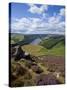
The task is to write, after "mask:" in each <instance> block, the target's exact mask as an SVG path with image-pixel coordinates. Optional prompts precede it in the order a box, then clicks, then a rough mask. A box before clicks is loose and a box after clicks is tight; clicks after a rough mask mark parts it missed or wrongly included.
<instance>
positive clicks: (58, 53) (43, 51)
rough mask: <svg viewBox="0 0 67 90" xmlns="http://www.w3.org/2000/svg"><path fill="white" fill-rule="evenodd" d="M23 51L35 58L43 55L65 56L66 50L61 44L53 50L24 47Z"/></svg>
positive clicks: (35, 46)
mask: <svg viewBox="0 0 67 90" xmlns="http://www.w3.org/2000/svg"><path fill="white" fill-rule="evenodd" d="M22 48H23V50H24V51H26V52H29V53H30V54H32V55H35V56H41V55H55V56H64V53H65V48H64V46H63V45H61V42H60V43H58V44H57V45H56V46H54V47H53V48H52V49H46V48H44V47H43V46H40V45H31V44H29V45H24V46H22Z"/></svg>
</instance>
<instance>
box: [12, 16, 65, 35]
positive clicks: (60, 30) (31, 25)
mask: <svg viewBox="0 0 67 90" xmlns="http://www.w3.org/2000/svg"><path fill="white" fill-rule="evenodd" d="M17 20H18V19H17ZM11 28H12V30H13V32H20V33H22V34H32V33H34V34H36V33H38V34H48V33H50V34H52V33H54V34H64V30H65V22H64V21H60V19H58V18H57V17H49V18H48V21H47V22H46V21H45V20H43V19H40V18H20V19H19V20H18V21H16V22H14V23H12V26H11Z"/></svg>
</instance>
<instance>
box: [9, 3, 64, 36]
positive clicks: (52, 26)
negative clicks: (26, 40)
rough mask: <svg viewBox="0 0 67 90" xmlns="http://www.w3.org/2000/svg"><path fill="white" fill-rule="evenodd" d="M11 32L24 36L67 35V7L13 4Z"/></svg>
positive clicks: (11, 5)
mask: <svg viewBox="0 0 67 90" xmlns="http://www.w3.org/2000/svg"><path fill="white" fill-rule="evenodd" d="M10 7H11V13H10V14H11V15H10V17H9V18H10V20H11V32H12V33H22V34H62V35H64V33H65V7H64V6H57V5H45V4H32V3H31V4H29V3H11V4H10Z"/></svg>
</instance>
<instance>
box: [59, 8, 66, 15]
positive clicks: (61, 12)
mask: <svg viewBox="0 0 67 90" xmlns="http://www.w3.org/2000/svg"><path fill="white" fill-rule="evenodd" d="M59 15H61V16H64V15H65V9H64V8H62V9H60V12H59Z"/></svg>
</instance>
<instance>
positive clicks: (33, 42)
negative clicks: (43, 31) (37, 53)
mask: <svg viewBox="0 0 67 90" xmlns="http://www.w3.org/2000/svg"><path fill="white" fill-rule="evenodd" d="M40 42H41V39H40V38H37V39H35V40H33V41H32V42H31V44H33V45H38V44H39V43H40Z"/></svg>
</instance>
